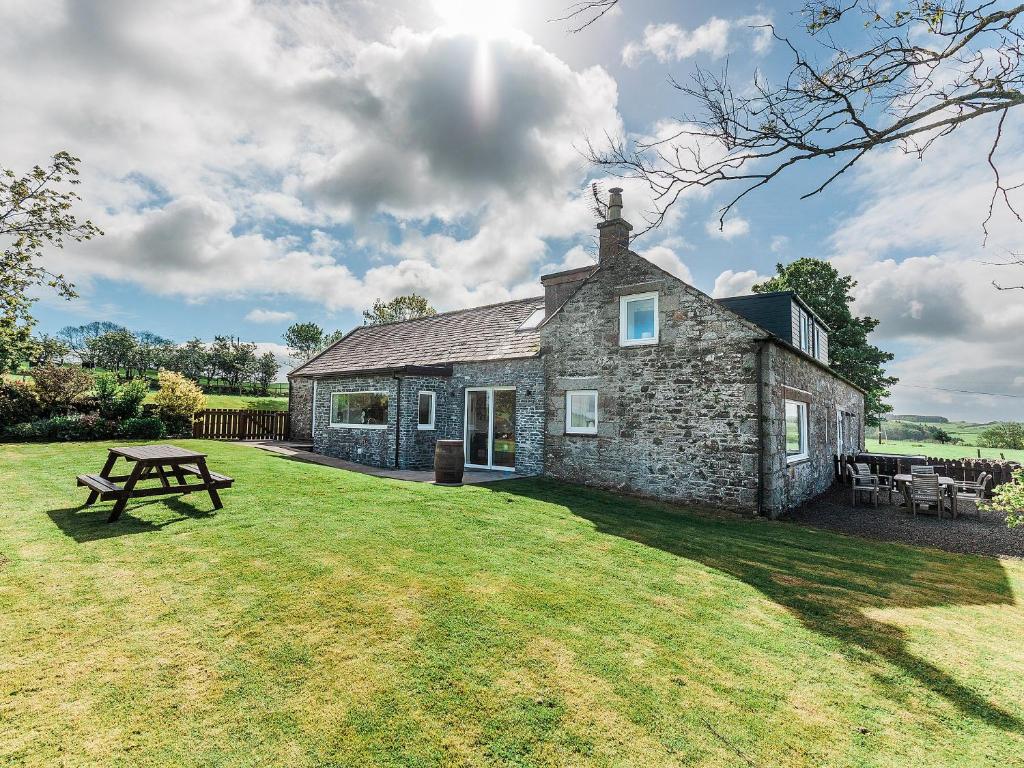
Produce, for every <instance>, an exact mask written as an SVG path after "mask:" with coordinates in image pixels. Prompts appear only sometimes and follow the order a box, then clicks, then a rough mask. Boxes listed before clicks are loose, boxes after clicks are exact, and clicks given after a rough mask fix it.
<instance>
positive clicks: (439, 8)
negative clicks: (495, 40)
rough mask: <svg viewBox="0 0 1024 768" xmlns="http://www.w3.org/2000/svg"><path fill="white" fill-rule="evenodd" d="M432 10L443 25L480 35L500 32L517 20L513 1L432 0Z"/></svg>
mask: <svg viewBox="0 0 1024 768" xmlns="http://www.w3.org/2000/svg"><path fill="white" fill-rule="evenodd" d="M434 11H435V12H436V13H437V15H438V16H440V17H441V22H442V23H443V24H444V26H445V27H447V28H449V29H453V30H456V31H458V32H469V33H471V34H474V35H479V36H481V37H489V36H493V35H496V34H501V33H502V32H505V31H507V30H509V29H512V28H514V27H515V26H516V21H517V19H516V8H515V3H510V2H500V1H498V2H495V1H494V0H434Z"/></svg>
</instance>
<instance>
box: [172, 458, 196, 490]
mask: <svg viewBox="0 0 1024 768" xmlns="http://www.w3.org/2000/svg"><path fill="white" fill-rule="evenodd" d="M171 471H173V472H174V477H175V478H177V480H178V485H186V484H187V481H186V480H185V473H184V472H182V471H181V465H180V464H175V465H173V466H172V467H171ZM189 493H191V491H185V492H184V495H186V496H187V495H188V494H189Z"/></svg>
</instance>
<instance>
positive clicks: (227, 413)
mask: <svg viewBox="0 0 1024 768" xmlns="http://www.w3.org/2000/svg"><path fill="white" fill-rule="evenodd" d="M288 429H289V423H288V412H287V411H243V410H236V409H231V408H208V409H207V410H205V411H199V413H197V414H196V420H195V422H193V424H192V437H205V438H207V439H212V440H287V439H288Z"/></svg>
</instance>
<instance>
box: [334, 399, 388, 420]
mask: <svg viewBox="0 0 1024 768" xmlns="http://www.w3.org/2000/svg"><path fill="white" fill-rule="evenodd" d="M387 425H388V394H387V392H335V393H333V394H332V395H331V426H332V427H365V428H367V429H382V428H384V427H386V426H387Z"/></svg>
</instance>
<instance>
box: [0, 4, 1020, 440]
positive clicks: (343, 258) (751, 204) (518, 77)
mask: <svg viewBox="0 0 1024 768" xmlns="http://www.w3.org/2000/svg"><path fill="white" fill-rule="evenodd" d="M566 4H567V3H562V2H560V0H554V2H551V1H549V2H541V0H525V1H524V2H504V3H490V2H487V3H484V2H473V1H472V0H433V1H431V0H419V1H417V0H399V1H398V2H386V3H385V2H367V1H366V0H337V1H336V2H329V1H328V0H316V1H313V0H309V1H306V2H279V1H277V0H260V1H259V2H253V1H251V0H194V1H192V2H173V1H171V0H168V1H167V2H161V3H138V2H136V1H135V0H67V2H61V1H60V0H5V2H4V3H2V4H0V82H2V83H3V102H2V104H3V108H2V111H3V115H4V117H3V119H2V120H0V165H2V166H4V167H6V168H11V169H13V170H15V171H18V172H24V171H27V170H28V169H29V168H30V167H31V166H32V165H34V164H37V163H39V164H43V163H45V161H46V160H47V158H48V157H49V156H50V155H51V154H53V153H54V152H56V151H58V150H67V151H70V152H71V153H73V154H75V155H77V156H78V157H80V158H81V159H82V166H81V170H82V176H81V179H82V184H81V186H80V187H79V188H78V192H79V193H80V194H81V196H82V198H83V201H82V203H81V205H80V207H79V209H78V210H79V212H80V213H81V214H82V215H84V216H88V217H89V218H91V219H92V220H93V221H94V222H96V223H97V224H98V225H99V226H100V227H101V228H102V229H103V230H104V231H105V233H106V234H105V236H104V237H102V238H98V239H96V240H94V241H92V242H89V243H86V244H82V245H71V246H69V247H66V248H65V249H64V250H63V251H53V250H51V251H50V252H48V254H47V256H46V259H47V261H46V265H47V266H48V267H49V268H51V269H54V270H59V271H62V272H63V273H64V274H65V275H66V276H67V277H69V278H70V279H72V280H73V281H74V282H75V284H76V286H77V288H78V290H79V293H80V297H79V298H78V299H75V300H73V301H70V302H68V301H64V300H61V299H58V298H55V297H52V296H49V295H43V296H42V298H41V299H40V301H39V303H38V304H37V305H36V312H35V314H36V316H37V317H38V319H39V321H40V324H39V330H40V331H44V332H49V333H53V332H55V331H57V330H58V329H59V328H61V327H62V326H65V325H79V324H82V323H86V322H90V321H93V320H110V321H114V322H117V323H121V324H123V325H125V326H127V327H130V328H132V329H136V330H148V331H151V332H154V333H157V334H160V335H162V336H165V337H168V338H171V339H173V340H175V341H184V340H187V339H189V338H191V337H194V336H197V337H199V338H202V339H211V338H212V337H213V335H214V334H230V335H236V336H240V337H242V338H243V339H246V340H250V341H255V342H257V343H259V345H260V347H261V349H270V350H273V351H275V352H277V353H278V354H280V355H282V356H283V355H284V352H285V350H284V347H283V346H282V341H281V337H282V334H283V332H284V330H285V328H287V326H288V325H289V324H290V323H292V322H295V321H314V322H317V323H319V324H320V325H321V326H323V327H324V328H326V329H328V330H333V329H336V328H337V329H342V330H347V329H349V328H351V327H353V326H355V325H357V324H358V323H359V322H360V317H361V311H362V310H363V309H365V308H367V307H369V306H370V305H371V304H372V303H373V300H374V299H375V298H378V297H380V298H384V299H388V298H391V297H393V296H396V295H400V294H405V293H410V292H417V293H420V294H423V295H425V296H427V297H428V298H429V299H430V300H431V302H432V303H433V305H434V306H435V307H436V308H437V309H439V310H449V309H458V308H461V307H467V306H473V305H478V304H485V303H491V302H496V301H502V300H506V299H512V298H519V297H526V296H533V295H538V294H539V293H541V288H540V283H539V276H540V275H542V274H544V273H547V272H551V271H555V270H558V269H564V268H569V267H574V266H580V265H583V264H586V263H590V262H592V261H593V260H594V259H595V254H594V248H593V245H594V239H593V238H594V232H595V230H594V224H595V221H594V218H593V214H592V212H591V210H590V205H589V185H590V183H591V182H592V181H599V182H601V183H603V185H604V187H605V188H607V187H610V186H614V183H613V182H612V180H610V179H606V178H604V177H603V176H602V174H601V173H600V172H599V171H598V170H597V169H594V168H593V167H591V166H589V165H588V163H587V162H586V160H585V158H584V156H583V153H582V151H581V149H582V147H583V146H584V145H585V143H586V141H587V140H588V139H590V140H593V141H596V142H597V143H600V142H601V141H602V140H604V138H605V137H609V136H610V137H613V138H615V139H624V140H626V141H629V140H631V139H635V138H637V137H644V136H652V135H658V134H659V131H663V130H665V127H666V126H667V125H670V124H671V121H673V120H675V119H678V118H679V116H681V115H684V114H686V113H687V112H688V111H691V110H692V109H693V108H694V105H693V104H691V103H688V102H686V101H685V97H684V96H683V95H682V94H680V93H679V91H677V90H676V89H674V88H673V87H672V86H671V84H670V81H669V78H670V76H671V77H675V78H676V79H678V80H685V79H687V78H688V77H689V76H690V74H691V73H692V71H693V68H694V67H695V66H698V65H699V66H706V67H715V68H717V67H721V66H724V65H725V63H726V62H728V65H729V70H730V73H731V75H732V77H734V78H737V82H741V81H743V80H744V78H746V80H747V81H749V79H750V77H751V75H752V74H753V73H754V72H755V71H759V72H761V73H763V74H764V75H765V76H768V77H772V76H776V77H778V76H781V75H782V74H784V72H785V71H786V69H787V64H788V61H789V59H788V56H787V52H786V51H785V50H784V49H783V48H782V47H781V46H780V45H778V44H777V43H775V44H773V41H772V40H771V38H770V37H769V36H767V35H766V34H765V33H764V31H763V29H761V28H760V25H763V24H765V23H768V22H771V23H774V24H775V25H776V26H777V27H778V28H779V30H780V31H782V32H784V33H786V34H791V35H792V36H794V37H795V38H796V39H800V31H799V19H798V18H797V17H796V16H795V15H794V14H795V11H796V10H797V9H798V6H797V5H792V4H791V5H787V4H775V3H771V4H767V3H754V2H728V1H725V2H716V3H714V4H711V3H685V4H684V3H678V2H669V1H667V0H666V1H664V2H659V1H657V0H648V1H643V0H623V1H622V2H621V3H620V8H618V9H616V10H615V11H614V12H613V13H610V14H608V15H606V16H605V17H604V18H603V19H601V20H600V21H599V22H598V23H596V24H594V25H592V26H591V27H588V28H587V29H586V30H584V31H582V32H579V33H576V34H573V33H572V32H571V31H570V30H569V27H568V26H567V25H566V24H565V23H563V22H558V21H552V19H554V18H555V17H557V16H559V15H561V14H562V13H563V12H564V7H565V5H566ZM992 128H993V124H992V123H984V122H983V121H976V124H974V125H971V126H969V127H967V128H965V129H963V130H962V131H960V132H958V133H957V134H955V135H954V136H953V137H950V138H948V139H944V140H942V141H940V142H938V143H937V144H936V145H935V146H934V147H933V148H932V150H931V151H930V153H929V154H928V155H926V156H925V160H924V161H919V160H918V159H917V158H915V157H911V156H907V155H904V154H902V153H900V152H898V151H882V152H879V153H878V154H876V155H875V156H874V157H870V158H868V159H867V160H866V161H865V162H863V163H862V164H861V165H860V167H859V168H858V169H856V170H855V171H853V172H851V173H850V174H848V175H847V177H846V181H845V183H843V184H842V185H839V186H835V187H832V188H830V189H828V190H826V192H825V193H823V194H821V195H818V196H816V197H814V198H811V199H810V200H800V199H799V198H800V195H801V194H803V193H804V192H807V191H809V190H810V189H813V188H814V187H815V186H817V184H818V183H820V181H821V180H822V179H823V178H825V176H827V171H828V166H827V165H817V166H816V165H811V166H808V167H804V168H797V169H794V170H793V171H792V172H791V173H789V174H787V175H784V176H782V177H780V180H779V181H778V183H775V184H773V185H772V186H769V187H767V188H765V189H764V190H763V191H762V192H760V193H758V194H755V195H753V196H750V197H748V198H746V199H745V200H744V201H743V202H742V203H741V204H740V206H739V207H738V208H737V209H736V210H735V211H734V212H733V213H732V214H731V215H730V217H729V218H728V219H727V220H726V225H725V227H724V229H721V230H720V229H719V228H718V226H717V219H718V213H717V211H718V209H719V208H720V207H721V206H722V204H723V203H724V202H725V201H726V200H727V199H728V196H727V192H726V190H725V189H722V190H717V191H716V190H710V191H707V192H703V193H701V194H696V193H694V194H688V195H686V196H684V197H683V199H682V200H681V201H680V203H679V204H678V205H677V206H676V208H675V209H674V210H673V213H672V215H671V216H670V217H669V218H668V220H667V221H666V223H665V224H664V225H663V226H662V227H661V228H659V229H657V230H654V231H651V232H649V233H647V234H645V235H644V236H643V237H640V238H638V239H636V240H635V241H634V244H633V249H634V250H636V251H637V252H639V253H641V254H642V255H644V256H646V257H648V258H650V259H651V260H653V261H655V262H656V263H658V264H659V265H660V266H662V267H664V268H666V269H668V270H669V271H671V272H673V273H674V274H676V275H678V276H679V277H681V278H683V279H685V280H687V281H688V282H690V283H692V284H693V285H695V286H696V287H697V288H699V289H701V290H703V291H706V292H707V293H709V294H712V295H714V296H725V295H736V294H740V293H745V292H748V291H749V288H750V286H751V285H752V284H753V283H754V282H756V281H757V280H758V279H760V278H763V277H764V276H767V275H769V274H771V273H772V272H773V271H774V268H775V264H776V263H780V262H781V263H787V262H790V261H792V260H795V259H797V258H800V257H803V256H811V257H816V258H823V259H828V260H829V261H831V262H832V263H833V264H834V265H835V266H836V267H837V268H838V269H840V271H842V272H843V273H845V274H850V275H852V276H854V278H855V279H856V280H857V281H858V285H857V288H856V290H855V295H856V303H855V305H854V310H855V312H857V313H858V314H866V315H870V316H872V317H876V318H878V319H879V320H880V321H881V322H880V325H879V327H878V330H877V331H876V332H875V334H874V335H873V338H872V341H873V342H874V343H875V344H877V345H878V346H880V347H882V348H883V349H886V350H889V351H891V352H893V353H894V354H895V355H896V359H895V361H894V362H893V363H892V364H891V366H890V372H891V373H892V374H893V375H896V376H899V377H900V379H901V384H900V385H898V386H897V387H895V388H894V389H893V396H892V398H891V401H890V402H891V403H892V405H893V406H894V408H895V410H896V412H897V413H916V414H921V413H926V414H937V415H945V416H948V417H950V418H956V419H967V420H972V421H990V420H997V419H1011V418H1012V419H1018V420H1024V291H998V290H996V289H995V288H994V287H993V285H992V283H993V281H999V282H1003V283H1010V282H1014V283H1020V282H1021V275H1020V272H1021V270H1020V269H1019V268H1017V269H1016V270H1014V269H1013V268H1010V267H1005V266H1002V267H1001V266H996V265H994V262H998V261H1000V260H1002V259H1004V258H1005V257H1006V255H1007V254H1008V253H1010V252H1012V251H1024V225H1022V224H1020V223H1019V222H1016V221H1015V220H1013V218H1012V217H1011V216H1010V215H1009V214H1008V213H1007V212H1005V211H1003V210H1001V209H1000V210H997V214H996V217H995V220H994V221H993V223H992V225H991V226H990V231H991V234H990V236H989V238H988V240H987V242H985V243H984V244H983V233H982V230H981V222H982V220H983V219H984V217H985V213H986V210H987V205H988V200H989V196H990V193H991V189H992V177H991V171H990V170H989V168H988V166H987V164H986V158H985V155H986V152H987V146H988V142H989V141H990V138H989V137H990V135H991V131H992ZM1022 128H1024V125H1022V120H1021V119H1020V118H1011V119H1010V120H1008V122H1007V126H1006V130H1005V136H1006V139H1005V140H1004V143H1003V146H1002V148H1001V150H1000V155H1001V156H1002V158H1003V162H1002V170H1003V173H1004V175H1006V176H1007V177H1008V178H1009V179H1010V181H1011V182H1014V181H1015V180H1016V182H1019V181H1024V152H1022V150H1024V130H1021V129H1022ZM621 186H623V187H625V194H624V198H625V211H624V215H625V217H626V218H628V219H631V220H632V221H633V222H634V223H635V224H639V223H641V222H642V218H643V212H644V211H646V210H650V205H651V201H650V195H649V192H648V191H647V190H646V189H645V188H643V186H641V185H639V184H638V183H636V182H626V183H623V184H622V185H621ZM1022 203H1024V201H1022ZM638 229H639V227H638ZM1015 272H1016V273H1017V274H1016V275H1015ZM951 390H970V391H972V392H984V393H997V394H985V395H983V394H966V393H962V392H955V391H951ZM998 395H1013V397H1007V396H998Z"/></svg>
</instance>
